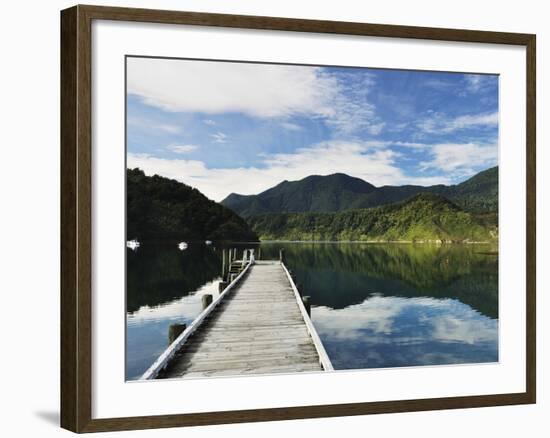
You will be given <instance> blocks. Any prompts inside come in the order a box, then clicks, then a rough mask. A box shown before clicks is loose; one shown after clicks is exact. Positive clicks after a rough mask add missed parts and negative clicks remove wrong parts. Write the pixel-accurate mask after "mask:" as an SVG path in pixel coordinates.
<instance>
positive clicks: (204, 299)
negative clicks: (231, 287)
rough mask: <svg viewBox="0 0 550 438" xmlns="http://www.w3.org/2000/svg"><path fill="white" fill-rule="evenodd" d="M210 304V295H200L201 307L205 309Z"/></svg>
mask: <svg viewBox="0 0 550 438" xmlns="http://www.w3.org/2000/svg"><path fill="white" fill-rule="evenodd" d="M210 304H212V295H210V294H204V295H203V296H202V309H203V310H204V309H206V308H207V307H208V306H209V305H210Z"/></svg>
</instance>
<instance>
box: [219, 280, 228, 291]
mask: <svg viewBox="0 0 550 438" xmlns="http://www.w3.org/2000/svg"><path fill="white" fill-rule="evenodd" d="M228 284H229V282H228V281H220V283H219V284H218V292H220V293H221V292H223V290H224V289H225V288H226V287H227V285H228Z"/></svg>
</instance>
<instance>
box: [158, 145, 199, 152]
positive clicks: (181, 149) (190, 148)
mask: <svg viewBox="0 0 550 438" xmlns="http://www.w3.org/2000/svg"><path fill="white" fill-rule="evenodd" d="M166 148H167V149H169V150H171V151H172V152H175V153H177V154H188V153H189V152H193V151H195V150H197V149H198V146H196V145H194V144H184V145H177V144H172V145H169V146H166Z"/></svg>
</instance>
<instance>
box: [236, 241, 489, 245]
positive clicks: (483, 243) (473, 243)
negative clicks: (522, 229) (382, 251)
mask: <svg viewBox="0 0 550 438" xmlns="http://www.w3.org/2000/svg"><path fill="white" fill-rule="evenodd" d="M242 243H248V242H242ZM259 243H335V244H336V243H368V244H380V243H391V244H429V245H491V244H497V243H498V241H497V242H491V241H483V240H480V241H446V240H444V241H441V240H260V242H259Z"/></svg>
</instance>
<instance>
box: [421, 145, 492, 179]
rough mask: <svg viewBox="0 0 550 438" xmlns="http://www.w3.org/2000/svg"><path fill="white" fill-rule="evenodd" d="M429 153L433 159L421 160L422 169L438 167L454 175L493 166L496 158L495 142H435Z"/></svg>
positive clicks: (463, 174) (471, 172)
mask: <svg viewBox="0 0 550 438" xmlns="http://www.w3.org/2000/svg"><path fill="white" fill-rule="evenodd" d="M430 153H431V155H432V157H433V159H432V160H430V161H423V162H421V163H420V166H421V168H422V169H429V168H433V169H438V170H442V171H444V172H449V173H451V172H452V173H454V175H455V176H467V175H471V174H473V173H475V171H476V169H478V168H480V167H488V166H494V165H495V164H496V163H497V160H498V147H497V145H495V144H484V145H482V144H475V143H466V144H455V143H444V144H436V145H433V146H432V147H431V149H430Z"/></svg>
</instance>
